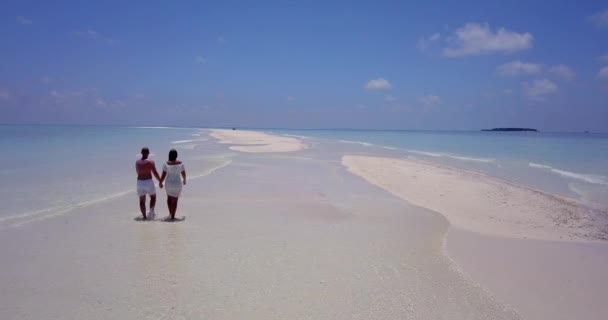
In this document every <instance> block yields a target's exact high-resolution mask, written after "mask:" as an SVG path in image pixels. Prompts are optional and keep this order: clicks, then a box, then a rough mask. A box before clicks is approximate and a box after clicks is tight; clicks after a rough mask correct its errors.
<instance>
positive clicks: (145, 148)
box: [141, 147, 150, 154]
mask: <svg viewBox="0 0 608 320" xmlns="http://www.w3.org/2000/svg"><path fill="white" fill-rule="evenodd" d="M141 154H150V149H148V147H143V148H141Z"/></svg>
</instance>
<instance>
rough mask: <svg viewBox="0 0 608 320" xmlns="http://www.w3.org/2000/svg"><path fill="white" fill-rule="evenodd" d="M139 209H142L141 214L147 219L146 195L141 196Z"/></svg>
mask: <svg viewBox="0 0 608 320" xmlns="http://www.w3.org/2000/svg"><path fill="white" fill-rule="evenodd" d="M139 210H140V211H141V215H142V216H143V217H144V220H146V219H147V218H148V217H146V196H145V195H143V196H140V197H139Z"/></svg>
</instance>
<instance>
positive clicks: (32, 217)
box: [0, 159, 232, 228]
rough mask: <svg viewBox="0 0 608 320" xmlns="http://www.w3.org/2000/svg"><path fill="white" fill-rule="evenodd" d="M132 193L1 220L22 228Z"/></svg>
mask: <svg viewBox="0 0 608 320" xmlns="http://www.w3.org/2000/svg"><path fill="white" fill-rule="evenodd" d="M231 163H232V160H231V159H228V160H225V161H222V162H221V163H219V164H218V165H216V166H214V167H211V168H209V169H207V170H205V171H204V172H203V173H201V174H197V175H191V176H190V177H189V180H194V179H199V178H202V177H205V176H207V175H209V174H211V173H213V172H214V171H216V170H219V169H221V168H223V167H225V166H227V165H229V164H231ZM132 193H135V189H129V190H126V191H122V192H117V193H114V194H109V195H107V196H104V197H100V198H97V199H93V200H89V201H82V202H78V203H76V204H73V205H69V206H65V207H53V208H47V209H42V210H36V211H31V212H25V213H20V214H16V215H12V216H6V217H2V218H0V222H8V221H10V220H21V221H18V222H15V223H13V224H11V225H10V227H13V228H15V227H21V226H23V225H26V224H30V223H32V222H38V221H42V220H46V219H49V218H53V217H57V216H62V215H65V214H67V213H69V212H70V211H73V210H76V209H79V208H83V207H87V206H91V205H94V204H98V203H101V202H104V201H108V200H112V199H115V198H119V197H122V196H126V195H128V194H132ZM28 218H29V219H28ZM25 219H27V220H25Z"/></svg>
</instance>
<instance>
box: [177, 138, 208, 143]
mask: <svg viewBox="0 0 608 320" xmlns="http://www.w3.org/2000/svg"><path fill="white" fill-rule="evenodd" d="M203 141H207V139H189V140H176V141H171V143H172V144H180V143H190V142H203Z"/></svg>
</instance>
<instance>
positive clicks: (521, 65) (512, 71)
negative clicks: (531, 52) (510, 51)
mask: <svg viewBox="0 0 608 320" xmlns="http://www.w3.org/2000/svg"><path fill="white" fill-rule="evenodd" d="M541 71H542V65H540V64H536V63H528V62H521V61H511V62H509V63H505V64H503V65H500V66H498V68H496V72H497V73H498V74H501V75H503V76H516V75H522V74H539V73H540V72H541Z"/></svg>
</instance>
